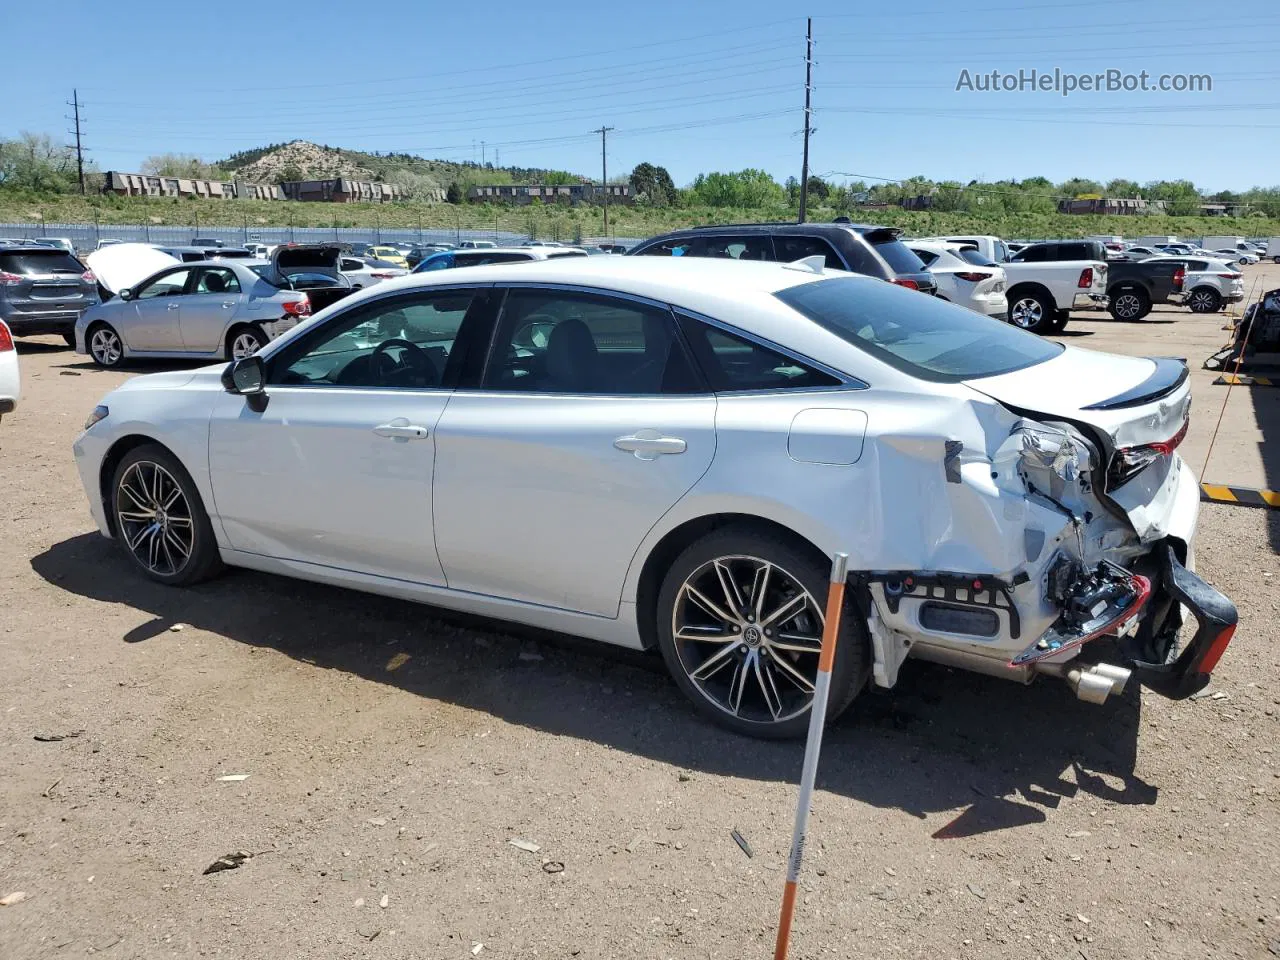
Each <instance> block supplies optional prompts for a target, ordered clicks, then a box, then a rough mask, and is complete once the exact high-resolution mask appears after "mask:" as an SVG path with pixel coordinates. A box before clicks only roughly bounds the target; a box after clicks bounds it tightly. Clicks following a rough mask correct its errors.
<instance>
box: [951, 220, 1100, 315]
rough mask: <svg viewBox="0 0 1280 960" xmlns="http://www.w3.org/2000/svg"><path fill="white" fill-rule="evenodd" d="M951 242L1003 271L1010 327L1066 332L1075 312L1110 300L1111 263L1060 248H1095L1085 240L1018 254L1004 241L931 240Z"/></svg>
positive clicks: (1029, 248)
mask: <svg viewBox="0 0 1280 960" xmlns="http://www.w3.org/2000/svg"><path fill="white" fill-rule="evenodd" d="M928 239H930V240H942V241H945V242H948V243H959V244H964V245H966V246H967V245H973V246H974V247H976V248H977V250H978V252H979V253H981V254H984V255H985V256H987V257H989V258H990V259H991V260H992V261H993V262H995V263H999V264H1000V266H1002V267H1004V272H1005V275H1006V277H1007V278H1008V279H1007V283H1008V287H1007V291H1006V294H1005V297H1006V299H1007V300H1008V302H1009V322H1010V323H1014V324H1017V325H1018V326H1020V327H1022V328H1023V329H1024V330H1030V331H1032V332H1033V333H1061V332H1062V330H1063V328H1064V327H1066V325H1067V319H1068V318H1069V316H1070V311H1071V310H1073V309H1075V308H1077V307H1092V306H1097V305H1098V304H1104V303H1105V302H1106V299H1107V264H1106V262H1105V261H1104V260H1099V259H1086V258H1084V257H1083V256H1081V254H1082V253H1084V252H1086V251H1083V250H1080V251H1077V250H1070V249H1061V248H1066V247H1071V246H1073V245H1075V244H1080V245H1081V246H1086V245H1087V246H1088V247H1089V248H1090V249H1092V248H1093V246H1094V245H1093V243H1092V242H1091V241H1086V240H1074V241H1072V240H1064V241H1061V242H1050V243H1031V244H1028V245H1027V246H1025V247H1023V248H1022V249H1021V250H1019V251H1018V252H1017V253H1015V254H1011V255H1009V256H1007V257H1001V256H1000V254H1001V253H1002V252H1003V251H1005V250H1007V249H1008V248H1007V246H1006V245H1005V242H1004V241H1003V240H1001V239H1000V238H999V237H986V236H976V235H975V236H953V237H930V238H928Z"/></svg>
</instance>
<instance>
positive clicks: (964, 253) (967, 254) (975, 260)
mask: <svg viewBox="0 0 1280 960" xmlns="http://www.w3.org/2000/svg"><path fill="white" fill-rule="evenodd" d="M955 254H956V256H957V257H959V258H960V259H961V260H963V261H964V262H965V263H972V264H973V265H974V266H975V267H994V266H995V264H994V263H992V262H991V261H990V260H988V259H987V257H986V255H985V254H982V253H979V252H978V251H977V249H976V248H974V247H961V248H960V249H959V250H957V251H956V252H955Z"/></svg>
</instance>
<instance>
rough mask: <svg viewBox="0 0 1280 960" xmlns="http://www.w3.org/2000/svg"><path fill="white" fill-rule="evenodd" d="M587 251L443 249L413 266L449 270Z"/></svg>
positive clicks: (424, 270) (425, 270)
mask: <svg viewBox="0 0 1280 960" xmlns="http://www.w3.org/2000/svg"><path fill="white" fill-rule="evenodd" d="M586 255H587V251H585V250H579V249H577V248H576V247H560V248H558V249H555V248H548V247H489V248H485V249H477V250H463V249H461V248H459V249H457V250H443V251H441V252H440V253H433V254H432V255H431V256H429V257H427V259H425V260H423V261H422V262H421V263H420V264H418V265H417V266H416V267H414V268H413V272H414V273H429V272H431V271H433V270H451V269H453V268H454V267H483V266H486V265H487V264H491V263H520V262H524V261H531V260H555V259H559V258H561V257H585V256H586Z"/></svg>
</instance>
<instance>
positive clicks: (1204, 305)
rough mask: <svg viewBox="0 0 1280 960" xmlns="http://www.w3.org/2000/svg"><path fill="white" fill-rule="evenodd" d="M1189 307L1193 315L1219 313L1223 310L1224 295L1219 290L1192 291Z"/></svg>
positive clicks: (1188, 300) (1188, 299)
mask: <svg viewBox="0 0 1280 960" xmlns="http://www.w3.org/2000/svg"><path fill="white" fill-rule="evenodd" d="M1187 306H1188V307H1190V308H1191V312H1192V313H1217V312H1218V311H1219V310H1221V309H1222V295H1221V294H1220V293H1218V291H1217V290H1209V289H1200V290H1192V291H1191V296H1190V297H1188V298H1187Z"/></svg>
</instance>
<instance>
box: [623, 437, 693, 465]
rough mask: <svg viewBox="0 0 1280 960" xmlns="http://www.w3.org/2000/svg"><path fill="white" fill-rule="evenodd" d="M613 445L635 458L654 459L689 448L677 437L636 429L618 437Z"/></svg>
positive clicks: (682, 451)
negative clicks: (630, 433) (633, 455)
mask: <svg viewBox="0 0 1280 960" xmlns="http://www.w3.org/2000/svg"><path fill="white" fill-rule="evenodd" d="M613 445H614V446H615V447H617V448H618V449H619V450H625V451H627V452H628V453H634V454H635V455H636V459H637V460H656V459H658V457H660V456H663V455H664V454H676V453H684V452H685V450H687V449H688V448H689V445H688V444H687V443H685V442H684V441H683V440H682V439H680V438H679V437H664V436H663V435H662V434H660V433H658V431H657V430H637V431H636V432H635V433H634V434H632V435H631V436H629V437H619V438H618V439H617V440H615V441H613Z"/></svg>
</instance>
